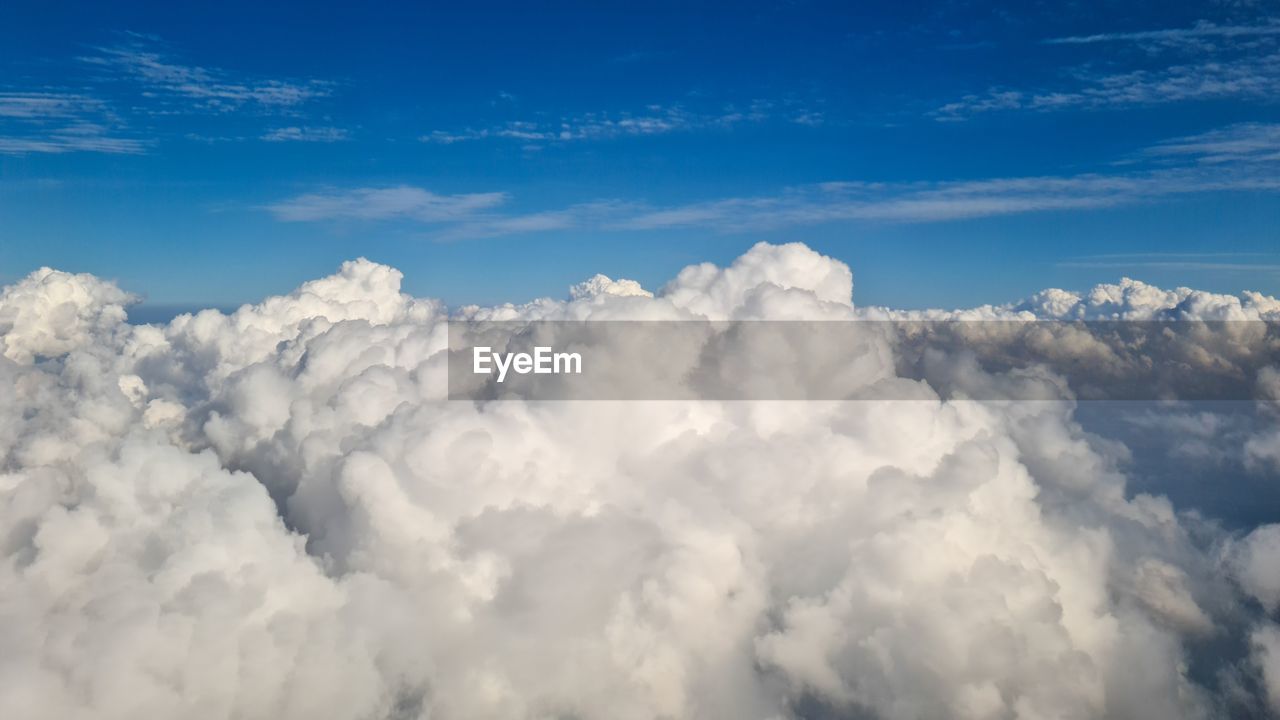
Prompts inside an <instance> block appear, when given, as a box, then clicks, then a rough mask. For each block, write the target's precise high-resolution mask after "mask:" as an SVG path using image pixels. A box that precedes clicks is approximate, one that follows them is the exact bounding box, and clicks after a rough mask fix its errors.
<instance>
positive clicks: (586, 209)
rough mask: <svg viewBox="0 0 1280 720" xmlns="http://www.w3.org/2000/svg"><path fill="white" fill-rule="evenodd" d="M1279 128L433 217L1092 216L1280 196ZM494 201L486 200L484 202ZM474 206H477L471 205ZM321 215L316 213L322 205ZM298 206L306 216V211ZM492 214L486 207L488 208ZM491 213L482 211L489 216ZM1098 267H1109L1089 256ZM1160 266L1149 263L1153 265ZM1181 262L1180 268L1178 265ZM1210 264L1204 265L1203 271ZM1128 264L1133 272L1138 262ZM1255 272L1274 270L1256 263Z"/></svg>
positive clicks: (716, 227) (467, 228) (489, 233)
mask: <svg viewBox="0 0 1280 720" xmlns="http://www.w3.org/2000/svg"><path fill="white" fill-rule="evenodd" d="M1276 142H1277V138H1276V132H1275V128H1274V127H1272V126H1271V125H1265V124H1247V125H1235V126H1229V127H1227V128H1223V129H1219V130H1215V131H1211V132H1208V133H1203V134H1200V135H1196V136H1190V137H1184V138H1176V139H1173V140H1169V141H1167V142H1164V143H1160V144H1157V145H1155V146H1152V147H1150V148H1148V149H1146V150H1145V151H1143V152H1142V153H1141V155H1140V156H1139V157H1140V161H1136V162H1135V161H1128V162H1126V163H1124V164H1120V165H1116V166H1114V167H1113V168H1112V170H1111V172H1109V173H1106V174H1104V173H1083V174H1078V175H1060V176H1054V175H1046V176H1028V177H1009V178H990V179H981V180H964V181H950V182H947V181H943V182H892V183H888V182H826V183H820V184H816V185H808V186H800V187H793V188H788V189H785V190H783V191H781V192H779V193H776V194H773V195H761V196H755V197H729V198H719V199H715V200H708V201H701V202H695V203H689V204H685V205H674V206H653V205H651V204H647V203H644V202H640V201H625V200H619V199H600V200H592V201H588V202H580V203H575V204H572V205H569V206H566V207H563V208H556V209H549V210H539V211H536V212H531V213H525V214H503V213H501V212H498V209H497V206H498V205H499V201H500V200H502V199H504V198H505V195H502V194H501V193H484V194H480V195H467V196H456V197H458V198H470V199H472V200H475V201H476V205H475V206H474V207H471V208H469V209H471V210H475V211H476V212H474V213H457V214H456V215H455V216H453V217H446V216H445V215H444V214H441V213H431V214H428V216H427V217H426V218H425V219H426V221H427V222H431V223H433V224H440V223H445V226H444V227H441V228H439V229H437V230H435V231H434V237H435V238H436V239H439V240H459V239H468V238H481V237H493V236H500V235H510V234H517V233H532V232H546V231H554V230H569V229H579V230H593V231H602V232H620V231H621V232H625V231H648V230H662V229H668V228H707V229H710V230H713V231H716V232H728V233H737V232H753V231H757V230H761V229H776V228H784V227H802V226H805V225H814V224H821V223H834V222H948V221H954V220H965V219H971V218H983V217H994V216H1002V215H1014V214H1020V213H1032V212H1045V211H1055V210H1056V211H1064V210H1089V209H1097V208H1108V207H1117V206H1123V205H1132V204H1136V203H1145V202H1158V201H1161V200H1167V199H1170V198H1176V197H1178V196H1183V195H1192V194H1198V193H1206V192H1224V191H1225V192H1275V191H1276V190H1280V179H1278V178H1280V175H1277V173H1276V168H1275V165H1276V163H1277V162H1280V147H1277V146H1276ZM384 192H385V193H387V194H389V195H392V196H397V195H400V196H406V197H407V196H414V195H417V196H421V197H429V198H435V197H437V196H436V195H434V193H431V192H430V191H429V190H426V189H422V188H414V187H410V186H401V187H399V188H394V189H389V190H383V191H376V190H371V189H358V190H354V191H348V192H336V191H335V192H331V193H321V194H308V195H303V196H300V197H298V198H294V199H292V200H287V201H284V202H281V203H277V204H275V205H272V206H270V207H271V209H272V210H273V211H274V212H276V214H277V216H279V217H281V218H282V219H324V218H329V217H353V218H354V217H364V218H368V219H383V218H388V217H408V218H412V217H414V215H413V213H411V212H407V211H405V212H384V211H379V210H377V209H370V210H368V211H365V212H364V213H363V214H361V213H358V212H356V211H355V210H354V209H352V210H350V211H341V212H337V211H335V212H327V211H323V210H320V209H319V208H320V207H331V206H343V207H346V206H350V207H352V208H354V207H356V206H359V205H361V204H363V203H365V202H366V198H365V196H366V195H370V196H374V197H376V196H377V195H378V194H379V193H384ZM481 198H485V199H484V200H480V199H481ZM467 202H468V203H470V201H467ZM313 205H314V206H316V209H314V210H313V209H311V206H313ZM295 206H296V208H297V209H296V210H295ZM481 206H483V207H481ZM482 210H483V212H480V211H482ZM1085 262H1088V263H1089V264H1090V265H1093V264H1097V263H1100V262H1104V260H1101V259H1089V260H1083V259H1082V260H1080V261H1079V262H1078V264H1079V263H1085ZM1154 262H1160V261H1159V260H1154V259H1153V260H1149V261H1148V263H1154ZM1163 262H1164V263H1165V265H1163V266H1167V267H1191V266H1192V265H1191V264H1187V263H1189V262H1191V261H1187V260H1172V259H1170V260H1165V261H1163ZM1172 263H1178V264H1172ZM1195 264H1196V265H1197V266H1203V265H1204V263H1203V262H1202V261H1200V262H1196V263H1195ZM1133 265H1134V263H1132V262H1130V263H1126V264H1125V266H1129V267H1131V266H1133ZM1216 267H1217V269H1219V270H1226V269H1235V270H1244V269H1246V268H1245V267H1244V263H1235V264H1229V263H1217V265H1216ZM1247 269H1249V270H1251V271H1253V272H1257V271H1265V270H1266V269H1267V268H1266V267H1265V266H1259V265H1249V266H1248V268H1247Z"/></svg>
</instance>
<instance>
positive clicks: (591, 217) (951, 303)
mask: <svg viewBox="0 0 1280 720" xmlns="http://www.w3.org/2000/svg"><path fill="white" fill-rule="evenodd" d="M893 5H897V4H884V3H874V4H873V3H864V4H853V3H818V2H800V1H797V2H781V3H750V2H746V3H733V4H727V3H725V4H710V3H696V2H695V3H690V2H683V3H670V4H667V3H651V4H646V5H645V6H644V7H643V8H639V7H636V6H633V5H629V4H622V3H611V2H594V3H537V4H504V3H466V4H461V5H459V4H436V3H413V4H409V3H405V4H402V5H400V4H397V5H392V4H375V5H372V6H364V5H362V6H355V5H350V4H346V3H342V4H337V3H333V4H325V3H306V4H301V3H297V4H294V3H253V4H248V3H240V2H223V3H218V4H216V5H212V4H211V5H207V6H195V5H191V4H173V3H112V4H110V6H108V5H106V4H103V3H73V2H69V3H57V4H51V3H37V2H24V1H16V2H7V3H4V4H3V5H0V283H12V282H14V281H16V280H18V279H20V278H21V277H23V276H25V275H26V274H28V273H29V272H31V271H33V270H35V269H36V268H39V267H41V266H52V267H55V268H58V269H61V270H66V271H74V272H89V273H93V274H95V275H98V276H101V277H105V278H110V279H114V280H116V281H117V282H119V284H120V285H121V286H122V287H124V288H125V289H127V290H129V291H131V292H134V293H137V294H138V295H139V296H141V297H144V298H145V299H146V303H145V307H151V308H178V307H194V306H207V305H218V306H234V305H237V304H240V303H243V302H249V301H254V300H257V299H259V298H261V297H263V296H266V295H268V294H273V293H280V292H284V291H287V290H288V289H290V288H293V287H295V286H297V285H298V284H299V282H301V281H303V280H305V279H308V278H313V277H319V276H323V275H326V274H328V273H330V272H332V271H333V270H334V269H335V268H336V267H337V266H338V265H339V264H340V263H341V262H342V261H344V260H347V259H351V258H356V257H362V256H363V257H367V258H369V259H372V260H375V261H377V262H381V263H386V264H389V265H392V266H394V267H397V268H399V269H400V270H401V271H403V272H404V274H405V288H406V290H408V291H409V292H411V293H414V294H418V295H430V296H433V297H440V298H443V299H445V300H446V301H448V302H450V303H452V304H465V303H486V304H488V303H495V302H502V301H516V300H522V299H527V298H529V297H535V296H551V297H563V296H564V295H565V294H566V292H567V288H568V287H569V286H570V285H572V284H573V283H576V282H579V281H581V280H583V279H585V278H587V277H590V276H591V275H593V274H595V273H597V272H602V273H605V274H607V275H612V276H618V275H623V276H626V277H630V278H633V279H636V280H638V281H640V282H641V283H642V284H644V285H645V286H646V287H650V288H653V287H654V286H656V285H660V284H661V283H663V282H665V281H666V280H667V279H668V278H670V277H672V276H673V275H674V273H675V272H676V271H678V270H679V268H681V267H683V266H685V265H688V264H690V263H693V262H701V261H711V262H718V263H723V262H725V261H727V260H730V259H732V258H734V257H737V256H739V255H741V254H742V253H743V252H744V251H745V250H746V249H747V248H749V247H751V246H752V245H753V244H754V243H756V242H758V241H761V240H765V241H770V242H785V241H792V240H799V241H803V242H805V243H807V244H809V245H810V246H811V247H813V248H815V249H817V250H818V251H820V252H823V253H826V254H829V255H831V256H833V257H835V258H838V259H840V260H842V261H844V262H846V263H848V264H849V265H850V266H851V267H852V269H853V273H854V299H855V301H856V302H858V303H860V304H883V305H892V306H895V307H902V308H923V307H959V306H972V305H977V304H981V303H986V302H1004V301H1007V300H1009V299H1010V298H1015V297H1022V296H1026V295H1028V294H1030V293H1032V292H1035V291H1036V290H1039V289H1041V288H1044V287H1049V286H1057V287H1065V288H1068V289H1082V288H1085V287H1088V286H1090V285H1093V284H1095V283H1098V282H1114V281H1116V280H1117V279H1119V278H1121V277H1125V276H1128V277H1134V278H1137V279H1141V280H1144V281H1147V282H1151V283H1155V284H1158V285H1161V286H1166V287H1173V286H1180V285H1186V286H1193V287H1198V288H1203V289H1207V290H1213V291H1218V292H1239V291H1241V290H1246V289H1249V290H1258V291H1262V292H1264V293H1267V294H1273V295H1274V294H1278V293H1280V242H1278V240H1280V238H1278V237H1277V235H1278V234H1280V233H1278V229H1280V194H1278V193H1280V172H1277V170H1280V112H1277V110H1278V107H1277V103H1276V98H1280V4H1277V3H1275V2H1265V1H1262V2H1203V3H1181V2H1170V3H1160V4H1155V3H1146V2H1078V3H1016V4H1007V6H1005V7H1001V6H1000V5H997V4H990V3H982V2H942V3H933V4H929V5H928V6H925V5H923V4H901V5H904V6H903V7H893ZM908 5H909V6H908Z"/></svg>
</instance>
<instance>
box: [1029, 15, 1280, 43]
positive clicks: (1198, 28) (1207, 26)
mask: <svg viewBox="0 0 1280 720" xmlns="http://www.w3.org/2000/svg"><path fill="white" fill-rule="evenodd" d="M1267 35H1280V23H1271V24H1268V25H1215V24H1213V23H1211V22H1203V21H1202V22H1199V23H1196V25H1194V26H1192V27H1189V28H1170V29H1164V30H1145V31H1141V32H1128V33H1099V34H1097V35H1078V36H1073V37H1062V38H1052V39H1049V40H1045V41H1044V44H1046V45H1088V44H1092V43H1103V42H1153V41H1154V42H1166V43H1176V42H1183V41H1187V40H1199V39H1202V38H1238V37H1257V36H1267Z"/></svg>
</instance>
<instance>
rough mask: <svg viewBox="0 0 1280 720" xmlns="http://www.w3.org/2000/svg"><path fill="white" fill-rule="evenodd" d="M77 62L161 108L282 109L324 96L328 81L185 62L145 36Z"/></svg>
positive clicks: (213, 109)
mask: <svg viewBox="0 0 1280 720" xmlns="http://www.w3.org/2000/svg"><path fill="white" fill-rule="evenodd" d="M80 59H81V60H82V61H83V62H85V63H87V64H89V65H91V66H96V67H99V68H103V69H105V70H108V71H110V72H112V73H113V75H112V77H114V78H116V79H123V80H128V81H133V82H136V83H138V84H140V85H141V86H142V88H143V90H144V94H145V95H146V97H148V98H150V99H151V100H152V101H154V102H155V103H158V104H159V106H160V107H158V108H155V109H156V110H160V111H163V112H174V111H197V112H215V113H221V112H233V111H243V110H255V111H259V112H273V111H283V110H289V109H292V108H297V107H298V106H300V105H303V104H304V103H307V102H310V101H312V100H315V99H318V98H322V97H325V96H328V95H329V94H330V93H331V92H332V89H333V83H331V82H327V81H323V80H314V79H278V78H261V77H256V78H255V77H246V76H240V75H236V74H233V73H231V72H230V71H227V70H223V69H220V68H213V67H202V66H199V65H186V64H182V63H180V62H177V61H176V60H174V59H172V58H171V57H169V56H168V55H167V54H165V53H163V52H161V51H160V50H158V49H156V47H155V44H154V43H153V42H151V41H150V40H149V39H146V38H141V37H138V36H135V39H134V41H132V42H130V43H127V44H123V45H115V46H109V47H101V48H98V49H97V52H96V53H95V54H93V55H88V56H85V57H82V58H80Z"/></svg>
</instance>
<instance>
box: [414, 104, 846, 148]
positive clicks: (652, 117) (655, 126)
mask: <svg viewBox="0 0 1280 720" xmlns="http://www.w3.org/2000/svg"><path fill="white" fill-rule="evenodd" d="M769 110H770V104H769V103H767V102H764V101H761V100H756V101H753V102H752V103H750V104H749V105H748V106H747V107H745V108H737V107H734V106H732V105H730V106H726V107H724V108H721V109H720V110H719V111H718V112H694V111H691V110H688V109H686V108H684V107H682V106H680V105H649V106H648V107H646V108H645V109H644V110H643V111H641V112H634V113H633V112H622V113H585V114H581V115H575V116H566V117H562V118H560V119H559V120H556V121H538V122H534V121H528V120H513V121H509V122H506V123H503V124H501V125H496V126H493V127H488V128H480V129H475V128H468V129H465V130H460V131H445V130H435V131H432V132H430V133H427V134H426V135H423V136H422V137H420V138H419V140H421V141H422V142H427V143H437V144H442V145H452V144H454V143H458V142H465V141H469V140H485V139H507V140H519V141H524V142H529V141H539V142H552V143H556V142H576V141H591V140H610V139H614V138H619V137H640V136H647V135H667V134H670V133H680V132H693V131H698V130H707V129H713V128H728V127H733V126H736V125H740V124H743V123H754V122H761V121H763V120H765V119H767V118H768V117H769ZM794 121H795V122H797V123H799V124H806V125H819V124H821V123H822V114H821V113H814V112H805V111H801V112H799V113H798V114H797V115H796V116H795V120H794Z"/></svg>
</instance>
